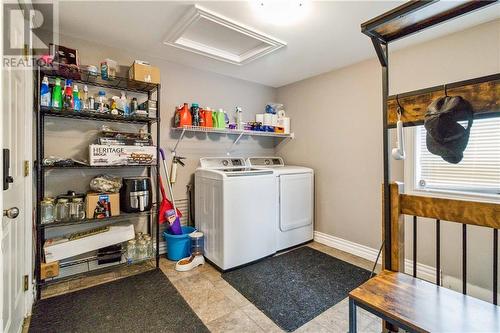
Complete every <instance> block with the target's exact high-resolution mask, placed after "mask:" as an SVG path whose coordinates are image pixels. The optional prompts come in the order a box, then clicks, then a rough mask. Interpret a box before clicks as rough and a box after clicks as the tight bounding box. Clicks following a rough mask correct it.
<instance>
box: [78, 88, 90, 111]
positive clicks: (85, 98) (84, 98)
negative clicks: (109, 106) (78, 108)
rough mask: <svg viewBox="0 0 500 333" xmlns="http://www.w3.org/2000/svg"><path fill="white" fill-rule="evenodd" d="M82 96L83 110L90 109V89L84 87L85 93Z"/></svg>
mask: <svg viewBox="0 0 500 333" xmlns="http://www.w3.org/2000/svg"><path fill="white" fill-rule="evenodd" d="M80 95H81V98H80V102H81V103H82V109H83V110H88V109H90V107H89V88H88V87H87V85H84V86H83V92H81V93H80Z"/></svg>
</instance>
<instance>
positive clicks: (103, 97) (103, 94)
mask: <svg viewBox="0 0 500 333" xmlns="http://www.w3.org/2000/svg"><path fill="white" fill-rule="evenodd" d="M105 102H106V92H105V91H104V90H99V97H98V98H97V105H98V109H97V110H98V111H99V112H101V113H104V112H106V111H107V110H106V106H105Z"/></svg>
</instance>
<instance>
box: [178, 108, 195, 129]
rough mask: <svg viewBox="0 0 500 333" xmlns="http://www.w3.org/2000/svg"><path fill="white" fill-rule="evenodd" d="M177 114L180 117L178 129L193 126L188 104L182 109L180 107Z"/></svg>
mask: <svg viewBox="0 0 500 333" xmlns="http://www.w3.org/2000/svg"><path fill="white" fill-rule="evenodd" d="M176 114H177V115H178V123H177V124H176V127H183V126H191V125H192V124H193V118H192V116H191V112H190V111H189V106H188V104H187V103H184V105H183V106H182V107H178V108H177V112H176Z"/></svg>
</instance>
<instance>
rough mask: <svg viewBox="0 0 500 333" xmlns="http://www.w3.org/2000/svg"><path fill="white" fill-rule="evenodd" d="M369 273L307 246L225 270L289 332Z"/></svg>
mask: <svg viewBox="0 0 500 333" xmlns="http://www.w3.org/2000/svg"><path fill="white" fill-rule="evenodd" d="M369 276H370V272H369V271H367V270H365V269H362V268H359V267H358V266H354V265H351V264H349V263H347V262H345V261H342V260H339V259H337V258H334V257H331V256H329V255H327V254H324V253H322V252H319V251H316V250H314V249H312V248H310V247H307V246H306V247H301V248H298V249H296V250H293V251H291V252H288V253H285V254H282V255H279V256H276V257H272V258H269V259H265V260H263V261H260V262H258V263H255V264H253V265H250V266H246V267H243V268H240V269H237V270H234V271H230V272H227V273H224V274H222V277H223V278H224V280H226V281H227V282H229V283H230V284H231V285H232V286H233V287H234V288H235V289H237V290H238V291H239V292H240V293H241V294H243V295H244V296H245V297H246V298H247V299H248V300H249V301H250V302H252V303H253V304H254V305H255V306H256V307H257V308H259V309H260V310H261V311H262V312H264V313H265V314H266V315H267V316H268V317H269V318H271V319H272V320H273V321H274V322H275V323H276V324H277V325H278V326H279V327H281V328H282V329H284V330H285V331H288V332H291V331H294V330H295V329H297V328H299V327H300V326H302V325H303V324H305V323H307V322H308V321H310V320H311V319H313V318H314V317H316V316H317V315H319V314H320V313H322V312H323V311H325V310H327V309H328V308H330V307H331V306H333V305H335V304H336V303H338V302H340V301H341V300H343V299H344V298H346V297H347V295H348V294H349V292H350V291H351V290H353V289H354V288H356V287H358V286H359V285H361V284H362V283H363V282H365V281H366V280H368V278H369Z"/></svg>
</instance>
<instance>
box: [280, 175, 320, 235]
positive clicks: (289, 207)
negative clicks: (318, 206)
mask: <svg viewBox="0 0 500 333" xmlns="http://www.w3.org/2000/svg"><path fill="white" fill-rule="evenodd" d="M279 179H280V230H281V231H283V232H284V231H289V230H292V229H297V228H300V227H304V226H308V225H311V224H312V222H313V209H314V207H313V201H314V199H313V196H314V177H313V174H312V173H299V174H292V175H281V176H280V177H279Z"/></svg>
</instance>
